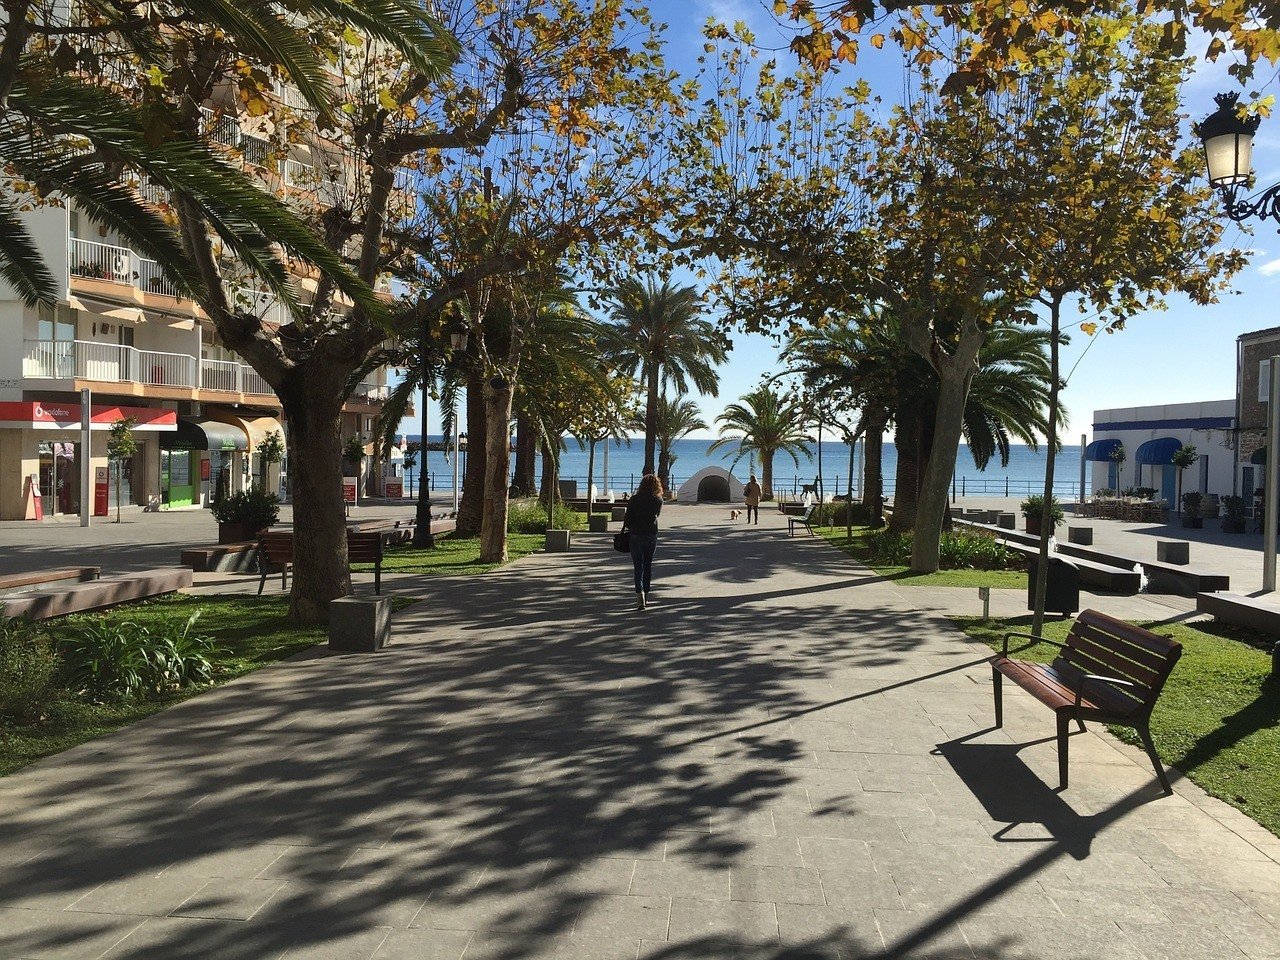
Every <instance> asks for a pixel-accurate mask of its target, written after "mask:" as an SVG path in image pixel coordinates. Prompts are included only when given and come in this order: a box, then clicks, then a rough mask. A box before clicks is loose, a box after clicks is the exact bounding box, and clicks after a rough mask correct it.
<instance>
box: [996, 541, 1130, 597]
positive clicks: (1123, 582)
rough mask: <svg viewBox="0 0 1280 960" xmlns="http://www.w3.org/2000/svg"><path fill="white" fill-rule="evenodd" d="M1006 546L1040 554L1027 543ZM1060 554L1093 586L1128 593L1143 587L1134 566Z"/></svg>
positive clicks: (1030, 554)
mask: <svg viewBox="0 0 1280 960" xmlns="http://www.w3.org/2000/svg"><path fill="white" fill-rule="evenodd" d="M1005 547H1006V548H1007V549H1009V550H1012V551H1014V552H1015V553H1021V554H1022V555H1023V556H1026V557H1038V556H1039V555H1040V550H1039V548H1037V547H1031V546H1028V545H1027V544H1022V543H1006V544H1005ZM1050 556H1052V554H1050ZM1058 556H1061V557H1063V558H1065V559H1069V560H1070V561H1071V562H1072V563H1073V564H1075V566H1076V569H1077V570H1079V571H1080V579H1081V580H1082V581H1084V582H1085V583H1087V584H1089V585H1090V586H1092V587H1101V588H1102V589H1104V590H1109V591H1111V592H1112V593H1123V594H1126V595H1128V594H1134V593H1137V592H1138V591H1139V590H1140V589H1141V588H1142V577H1141V576H1140V575H1139V573H1138V571H1136V570H1134V569H1133V568H1132V567H1129V568H1125V567H1118V566H1115V565H1113V564H1109V563H1100V562H1098V561H1097V560H1088V559H1085V558H1083V557H1076V556H1069V555H1068V554H1067V553H1066V552H1065V551H1063V550H1059V551H1058Z"/></svg>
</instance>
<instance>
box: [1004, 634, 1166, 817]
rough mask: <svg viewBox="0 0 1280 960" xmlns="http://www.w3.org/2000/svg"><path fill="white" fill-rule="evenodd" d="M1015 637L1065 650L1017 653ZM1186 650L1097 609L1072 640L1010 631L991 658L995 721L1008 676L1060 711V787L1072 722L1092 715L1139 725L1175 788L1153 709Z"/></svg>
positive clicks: (1163, 783)
mask: <svg viewBox="0 0 1280 960" xmlns="http://www.w3.org/2000/svg"><path fill="white" fill-rule="evenodd" d="M1014 637H1022V638H1026V639H1029V640H1034V641H1037V642H1040V643H1049V644H1052V645H1053V646H1056V647H1058V648H1059V650H1060V651H1061V652H1060V653H1059V654H1058V656H1057V657H1056V658H1055V659H1054V661H1053V662H1052V663H1048V664H1045V663H1028V662H1026V661H1023V660H1012V659H1010V657H1009V641H1010V640H1011V639H1012V638H1014ZM1028 646H1030V644H1028ZM1181 656H1182V645H1181V644H1180V643H1178V642H1177V641H1174V640H1170V639H1168V638H1167V637H1162V636H1160V635H1159V634H1155V633H1152V632H1151V631H1150V630H1144V629H1142V628H1141V627H1135V626H1133V625H1132V624H1128V623H1125V622H1123V621H1122V620H1117V619H1116V618H1115V617H1109V616H1107V615H1106V614H1105V613H1099V612H1098V611H1096V610H1083V611H1081V613H1080V616H1078V617H1077V618H1076V622H1075V623H1073V624H1072V625H1071V630H1070V631H1069V632H1068V633H1067V640H1066V642H1065V643H1057V642H1056V641H1053V640H1045V639H1043V638H1037V637H1034V636H1032V635H1031V634H1026V633H1008V634H1005V638H1004V646H1003V648H1002V649H1001V651H1000V653H999V655H997V656H994V657H992V658H991V677H992V681H993V690H994V696H995V712H996V726H997V727H1000V726H1003V725H1004V704H1003V690H1002V680H1003V678H1004V677H1008V678H1009V679H1010V680H1012V681H1013V682H1014V683H1016V684H1017V685H1018V686H1020V687H1022V689H1024V690H1026V691H1027V692H1028V693H1030V694H1031V695H1032V696H1033V697H1035V698H1036V699H1037V700H1039V701H1040V702H1041V703H1043V704H1044V705H1045V706H1047V707H1049V709H1051V710H1053V712H1054V713H1055V714H1056V715H1057V718H1058V779H1059V781H1060V787H1061V789H1064V790H1065V789H1066V787H1067V757H1068V749H1069V748H1068V743H1067V739H1068V737H1069V736H1070V732H1071V721H1072V720H1075V722H1076V723H1077V724H1079V726H1080V730H1081V732H1083V731H1084V722H1085V721H1086V720H1099V721H1102V722H1103V723H1116V724H1120V725H1122V726H1126V727H1133V729H1135V730H1136V731H1137V732H1138V736H1139V737H1141V738H1142V743H1143V746H1145V747H1146V749H1147V756H1149V757H1150V758H1151V765H1152V766H1153V767H1154V768H1155V771H1156V776H1157V777H1158V778H1159V779H1160V785H1161V786H1162V787H1164V791H1165V793H1172V792H1173V788H1172V787H1170V786H1169V778H1168V777H1167V776H1165V772H1164V767H1163V766H1162V765H1161V763H1160V757H1159V755H1158V754H1157V753H1156V748H1155V744H1154V743H1152V741H1151V711H1152V709H1153V708H1154V707H1155V705H1156V700H1157V698H1159V696H1160V691H1161V690H1162V689H1163V688H1164V683H1165V681H1166V680H1167V679H1168V678H1169V674H1170V673H1171V672H1172V671H1173V668H1174V666H1175V665H1176V664H1177V662H1178V658H1179V657H1181Z"/></svg>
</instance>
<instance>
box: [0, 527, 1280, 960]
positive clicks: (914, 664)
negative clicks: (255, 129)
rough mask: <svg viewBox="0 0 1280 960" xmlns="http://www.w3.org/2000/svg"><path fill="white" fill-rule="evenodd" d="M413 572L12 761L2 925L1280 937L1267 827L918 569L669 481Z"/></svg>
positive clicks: (754, 947) (661, 953)
mask: <svg viewBox="0 0 1280 960" xmlns="http://www.w3.org/2000/svg"><path fill="white" fill-rule="evenodd" d="M663 519H664V521H667V527H668V529H667V530H666V531H665V532H664V534H663V538H662V542H661V545H660V547H659V550H660V553H659V567H658V574H659V579H658V581H657V583H656V584H655V586H656V587H657V589H656V595H657V598H658V600H659V603H658V605H657V606H656V607H655V608H654V609H651V610H649V611H648V612H646V613H644V614H637V613H636V612H634V611H632V610H630V609H629V608H628V607H629V599H630V595H629V585H628V582H627V580H628V574H629V571H628V570H627V569H626V561H625V559H624V558H621V557H618V556H617V555H616V554H614V553H612V552H611V551H610V550H609V548H608V545H607V542H606V538H603V537H600V538H588V537H585V536H584V537H581V538H579V540H578V541H577V542H576V544H575V549H574V552H573V553H571V554H569V555H539V556H534V557H530V558H527V559H525V560H522V561H520V562H519V563H517V564H515V565H514V566H512V567H510V568H507V569H505V570H503V571H499V572H497V573H494V574H490V575H487V576H485V577H482V578H477V579H473V580H467V581H452V582H451V581H448V580H444V579H436V580H424V581H423V593H424V594H425V595H426V600H425V602H423V603H421V604H419V605H417V606H414V607H411V608H408V609H406V610H405V611H403V612H402V613H401V614H400V615H399V619H398V622H397V636H396V641H395V644H394V646H393V647H391V648H389V649H388V650H386V651H385V652H383V653H381V654H378V655H374V656H363V657H362V656H343V657H329V656H327V655H325V654H323V653H321V652H316V653H315V654H313V655H311V656H304V657H301V658H298V659H295V660H293V661H291V662H289V663H285V664H281V665H278V666H274V667H270V668H267V669H264V670H262V671H260V672H258V673H257V674H254V675H252V676H250V677H246V678H243V679H242V680H239V681H236V682H234V683H231V684H228V685H227V686H225V687H223V688H221V689H220V690H218V691H216V692H213V693H211V694H209V695H206V696H203V697H200V698H198V699H196V700H194V701H190V702H188V703H187V704H184V705H182V706H179V707H176V708H174V709H172V710H169V711H167V712H165V713H164V714H161V715H158V716H156V717H154V718H152V719H150V720H148V721H146V722H144V723H141V724H138V725H137V726H135V727H133V728H131V729H129V730H128V731H125V732H123V733H122V734H118V735H115V736H112V737H108V738H104V739H102V740H99V741H97V742H95V743H92V744H87V745H85V746H83V747H80V748H77V749H74V750H71V751H68V752H67V753H65V754H62V755H61V756H59V757H55V758H51V759H50V760H48V761H45V762H43V763H41V764H38V765H36V766H35V767H32V768H30V769H28V770H26V771H24V772H22V773H19V774H17V775H14V776H12V777H9V778H7V779H5V780H2V781H0V810H3V811H4V816H3V818H2V819H0V902H2V904H3V906H0V957H4V958H52V957H66V958H90V957H99V956H106V957H111V958H131V960H140V958H155V960H175V958H186V957H190V958H201V960H217V958H235V960H256V958H268V957H271V958H275V957H280V956H288V957H289V958H314V960H327V958H341V960H348V958H350V960H368V958H377V960H407V958H413V960H433V958H453V960H457V958H460V957H462V958H465V960H517V958H551V957H555V958H564V960H570V958H576V960H589V958H601V960H620V958H629V960H635V958H638V957H644V958H671V960H676V958H679V960H700V958H716V960H718V958H743V960H781V958H783V957H786V958H790V960H798V958H842V960H848V958H863V957H877V958H887V957H929V958H941V960H958V958H974V957H980V958H992V960H994V958H1002V960H1003V958H1016V957H1035V958H1055V960H1057V958H1070V957H1080V958H1089V960H1110V958H1117V960H1121V958H1123V960H1127V958H1161V960H1176V958H1196V960H1202V958H1203V960H1208V958H1213V960H1228V958H1241V957H1252V958H1275V957H1280V926H1277V925H1278V924H1280V911H1278V909H1277V906H1276V904H1277V903H1280V862H1277V860H1278V859H1280V841H1276V840H1275V838H1273V837H1271V835H1270V834H1266V833H1265V832H1264V831H1262V830H1261V828H1258V827H1256V826H1255V825H1253V824H1252V822H1251V821H1248V820H1247V819H1246V818H1244V817H1243V815H1240V814H1238V813H1236V812H1235V811H1234V810H1232V809H1231V808H1229V807H1227V806H1225V805H1223V804H1220V803H1217V802H1215V801H1212V800H1209V799H1208V798H1206V797H1205V796H1204V795H1203V794H1202V793H1201V792H1200V791H1199V790H1198V789H1196V788H1194V787H1192V786H1190V785H1188V784H1186V783H1178V784H1177V790H1178V792H1177V795H1175V796H1173V797H1164V796H1163V794H1162V793H1161V792H1160V791H1159V788H1158V787H1157V786H1156V785H1155V784H1154V781H1153V778H1152V775H1151V772H1150V770H1149V769H1148V768H1147V767H1146V766H1145V763H1144V761H1143V758H1142V757H1141V756H1138V755H1135V754H1134V753H1132V752H1131V751H1129V750H1128V749H1126V748H1122V747H1120V746H1118V745H1117V744H1115V743H1113V742H1112V741H1111V740H1109V739H1107V738H1105V737H1104V736H1099V735H1097V734H1095V733H1092V732H1091V733H1088V734H1084V735H1078V736H1076V737H1075V738H1074V740H1073V748H1072V749H1073V758H1072V759H1073V766H1072V776H1073V785H1072V787H1071V789H1070V790H1068V791H1066V792H1065V793H1061V794H1060V793H1057V792H1055V791H1054V790H1052V789H1050V787H1049V786H1047V785H1046V784H1050V783H1053V782H1055V779H1054V777H1055V768H1056V765H1055V760H1054V748H1053V744H1052V738H1051V734H1052V721H1051V718H1050V716H1049V715H1048V713H1047V712H1046V711H1044V710H1042V709H1037V708H1036V707H1035V705H1034V704H1032V703H1031V702H1029V700H1028V699H1027V698H1026V697H1023V696H1021V695H1018V694H1016V693H1015V692H1013V691H1010V692H1008V693H1006V706H1005V712H1006V727H1005V728H1004V729H1003V730H1001V731H995V730H992V729H991V700H990V698H991V694H990V686H989V673H988V669H987V667H986V664H985V658H986V654H987V651H986V650H985V648H979V647H977V646H975V645H973V644H971V643H969V642H968V641H967V640H966V639H965V638H964V637H963V636H961V635H960V634H959V633H958V632H957V631H955V629H954V628H953V627H952V626H951V625H950V624H949V623H948V622H947V621H946V620H945V619H943V618H942V617H941V616H939V615H937V614H934V613H929V612H921V610H920V609H919V608H920V606H921V605H922V598H923V596H924V595H923V594H921V593H920V592H919V588H907V587H902V588H899V587H896V586H894V585H893V584H892V583H889V582H885V581H883V580H880V579H879V578H876V577H874V576H871V575H870V574H867V573H865V572H862V571H860V570H859V569H858V568H854V567H851V566H850V565H849V563H848V561H847V559H846V558H845V557H844V556H843V555H842V554H840V553H839V552H837V551H836V550H834V549H832V548H831V547H829V546H828V545H826V544H825V543H822V542H820V541H817V540H811V539H802V538H796V539H789V538H787V536H786V534H785V527H784V526H783V525H782V521H781V519H780V518H778V517H777V516H776V515H772V514H766V516H765V518H764V523H762V524H761V526H759V527H753V528H747V527H745V526H744V525H742V524H741V522H739V523H738V524H736V525H731V524H729V523H728V522H727V512H726V511H722V510H713V509H710V508H705V509H704V508H697V507H684V508H671V509H669V510H668V511H667V512H666V513H664V516H663Z"/></svg>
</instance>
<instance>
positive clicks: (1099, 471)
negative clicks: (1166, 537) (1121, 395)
mask: <svg viewBox="0 0 1280 960" xmlns="http://www.w3.org/2000/svg"><path fill="white" fill-rule="evenodd" d="M1235 415H1236V402H1235V400H1234V399H1231V400H1207V401H1203V402H1200V403H1171V404H1163V405H1161V406H1152V407H1119V408H1116V409H1113V410H1095V411H1094V414H1093V442H1092V443H1090V444H1089V445H1088V447H1086V451H1087V461H1086V464H1085V467H1086V476H1087V477H1088V478H1089V489H1090V490H1091V491H1092V492H1094V493H1096V492H1097V491H1099V490H1102V489H1112V490H1117V491H1120V490H1125V489H1129V488H1133V487H1154V488H1155V490H1156V497H1157V498H1160V499H1164V500H1167V501H1168V502H1169V504H1170V505H1171V506H1173V505H1174V504H1175V502H1176V500H1177V490H1178V476H1177V475H1178V470H1177V468H1176V467H1174V466H1172V465H1171V464H1170V463H1169V462H1168V453H1169V451H1171V450H1173V449H1176V448H1177V447H1178V446H1181V445H1191V446H1194V447H1195V448H1196V452H1197V453H1198V454H1199V459H1198V461H1197V463H1196V464H1194V465H1193V466H1191V467H1188V468H1187V469H1186V470H1185V471H1184V472H1183V475H1182V492H1183V493H1188V492H1190V491H1193V490H1194V491H1199V492H1200V493H1209V494H1217V495H1218V496H1221V497H1224V496H1228V495H1229V494H1231V493H1232V472H1233V465H1234V459H1235V455H1234V451H1233V442H1234V441H1233V436H1234V433H1233V430H1234V427H1235ZM1117 440H1118V441H1120V443H1122V444H1123V445H1124V450H1125V455H1126V457H1125V460H1124V462H1123V464H1117V463H1116V462H1115V461H1114V460H1112V459H1111V458H1110V457H1109V455H1108V451H1109V449H1110V448H1111V447H1113V446H1114V443H1111V442H1110V441H1117ZM1144 444H1146V445H1147V446H1145V447H1144ZM1144 459H1145V460H1147V461H1148V462H1139V461H1140V460H1144Z"/></svg>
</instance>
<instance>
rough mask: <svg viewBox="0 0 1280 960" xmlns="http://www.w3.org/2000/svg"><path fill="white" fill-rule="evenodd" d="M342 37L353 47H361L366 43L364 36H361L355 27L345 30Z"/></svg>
mask: <svg viewBox="0 0 1280 960" xmlns="http://www.w3.org/2000/svg"><path fill="white" fill-rule="evenodd" d="M342 39H343V42H345V43H348V44H350V45H351V46H353V47H360V46H363V45H364V37H362V36H360V34H359V33H357V32H356V31H355V28H354V27H347V28H346V29H345V30H343V31H342Z"/></svg>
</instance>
